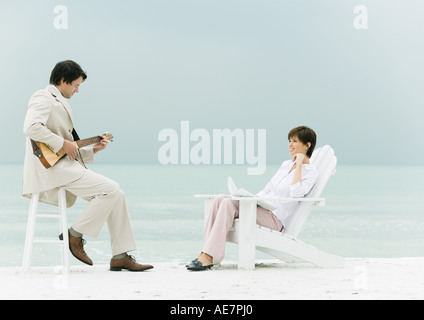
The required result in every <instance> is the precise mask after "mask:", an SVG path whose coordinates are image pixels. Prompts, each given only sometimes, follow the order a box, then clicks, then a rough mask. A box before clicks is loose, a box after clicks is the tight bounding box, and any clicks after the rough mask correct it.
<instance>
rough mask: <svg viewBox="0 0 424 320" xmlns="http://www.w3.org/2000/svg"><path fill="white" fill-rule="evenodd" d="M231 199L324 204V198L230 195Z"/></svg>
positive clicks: (321, 205)
mask: <svg viewBox="0 0 424 320" xmlns="http://www.w3.org/2000/svg"><path fill="white" fill-rule="evenodd" d="M231 199H233V200H241V201H259V200H262V201H277V202H313V203H314V205H316V206H320V207H323V206H325V198H288V197H281V198H268V197H231Z"/></svg>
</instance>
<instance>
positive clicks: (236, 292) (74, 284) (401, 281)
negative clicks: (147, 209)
mask: <svg viewBox="0 0 424 320" xmlns="http://www.w3.org/2000/svg"><path fill="white" fill-rule="evenodd" d="M141 262H145V263H147V261H141ZM154 266H155V268H154V269H152V270H149V271H146V272H128V271H121V272H111V271H109V270H108V266H107V265H98V266H93V267H90V266H85V265H77V264H75V265H73V266H72V267H71V272H70V273H69V274H62V273H61V272H60V271H59V270H58V268H53V267H34V268H32V269H31V270H30V272H28V273H27V274H24V273H23V271H22V269H20V268H0V299H172V300H174V299H178V300H191V299H212V300H217V299H220V300H222V299H229V300H231V299H236V300H249V299H253V300H261V299H424V258H397V259H380V258H378V259H377V258H375V259H374V258H373V259H370V258H350V259H346V266H345V267H344V268H336V269H323V268H317V267H313V266H310V265H307V264H296V265H293V264H285V263H283V262H280V261H277V260H269V261H262V262H260V263H257V264H256V269H255V270H238V269H237V265H236V263H235V262H223V263H222V265H221V266H216V267H214V268H213V269H212V270H210V271H204V272H190V271H187V270H186V268H185V266H184V263H178V262H175V263H172V262H167V263H154Z"/></svg>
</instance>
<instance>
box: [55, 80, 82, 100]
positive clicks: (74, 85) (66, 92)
mask: <svg viewBox="0 0 424 320" xmlns="http://www.w3.org/2000/svg"><path fill="white" fill-rule="evenodd" d="M82 81H83V80H82V77H79V78H78V79H76V80H74V81H72V82H71V83H66V82H65V81H64V80H63V79H62V80H61V81H60V85H58V86H57V88H58V89H59V91H60V93H61V94H62V96H63V97H65V98H66V99H71V98H72V96H73V95H74V93H75V92H78V89H79V86H80V85H81V83H82Z"/></svg>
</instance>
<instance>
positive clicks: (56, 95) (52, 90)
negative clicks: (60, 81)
mask: <svg viewBox="0 0 424 320" xmlns="http://www.w3.org/2000/svg"><path fill="white" fill-rule="evenodd" d="M47 90H48V91H49V92H50V93H51V95H52V96H53V97H54V98H55V99H56V101H58V102H60V103H61V104H62V106H63V108H64V109H65V110H66V112H67V113H68V115H69V118H70V119H71V122H72V123H74V121H73V119H72V109H71V107H70V106H69V104H68V102H67V101H66V100H65V98H64V97H63V96H62V95H61V94H59V92H57V91H58V90H57V89H55V88H53V87H52V86H51V85H49V86H48V87H47Z"/></svg>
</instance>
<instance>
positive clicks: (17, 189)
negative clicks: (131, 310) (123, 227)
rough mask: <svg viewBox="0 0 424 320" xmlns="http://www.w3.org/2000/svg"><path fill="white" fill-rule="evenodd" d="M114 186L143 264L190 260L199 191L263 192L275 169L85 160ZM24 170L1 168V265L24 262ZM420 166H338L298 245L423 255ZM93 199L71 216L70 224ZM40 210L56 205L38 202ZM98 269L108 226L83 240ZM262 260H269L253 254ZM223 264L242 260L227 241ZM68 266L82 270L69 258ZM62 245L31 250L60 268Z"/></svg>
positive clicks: (49, 228)
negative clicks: (232, 187) (231, 184)
mask: <svg viewBox="0 0 424 320" xmlns="http://www.w3.org/2000/svg"><path fill="white" fill-rule="evenodd" d="M88 166H89V169H90V170H93V171H95V172H98V173H101V174H103V175H106V176H108V177H109V178H112V179H114V180H115V181H117V182H118V183H119V184H120V186H121V189H122V190H123V191H124V192H125V195H126V200H127V204H128V208H129V212H130V216H131V221H132V226H133V231H134V234H135V237H136V241H137V246H138V248H137V250H135V251H133V252H131V254H132V255H133V256H134V257H135V258H136V259H137V261H139V262H142V263H154V262H188V261H190V260H192V259H193V258H195V257H197V255H198V254H199V252H200V249H201V245H202V239H203V223H204V200H203V199H199V198H196V197H194V195H195V194H219V193H226V194H228V190H227V183H226V181H227V177H228V176H231V177H232V178H233V180H234V181H235V183H236V185H237V186H238V187H242V188H244V189H247V190H249V191H251V192H253V193H256V192H258V191H260V190H261V189H262V188H263V187H264V186H265V184H266V183H267V181H269V180H270V178H271V177H272V176H273V174H274V173H275V172H276V171H277V169H278V167H279V165H268V166H267V168H266V172H265V173H264V174H262V175H259V176H253V175H248V174H247V169H248V167H247V166H245V165H193V164H191V165H160V164H151V165H150V164H89V165H88ZM22 169H23V165H22V164H20V163H16V164H0V179H1V180H0V267H18V266H21V265H22V256H23V249H24V242H25V234H26V227H27V219H28V209H29V200H28V199H27V198H23V197H22V196H21V184H22ZM423 181H424V166H400V165H399V166H391V165H338V166H337V170H336V173H335V175H334V176H332V177H331V178H330V180H329V182H328V184H327V186H326V188H325V190H324V191H323V193H322V197H324V198H326V205H325V206H324V207H314V209H313V210H312V212H311V214H310V216H309V218H308V220H307V221H306V223H305V225H304V227H303V229H302V231H301V233H300V235H299V239H300V240H302V241H303V242H305V243H308V244H310V245H313V246H316V247H318V248H319V249H321V250H323V251H326V252H330V253H333V254H337V255H340V256H343V257H376V258H379V257H384V258H392V257H393V258H395V257H418V256H424V203H423V195H424V183H423ZM86 204H87V202H85V201H84V200H82V199H78V200H77V202H76V204H75V205H74V206H73V207H71V208H69V209H68V210H67V212H68V222H69V224H70V225H71V224H72V221H74V220H75V219H76V218H77V217H78V215H79V214H80V213H81V212H82V210H83V209H84V207H85V206H86ZM40 207H41V208H40V209H41V210H43V211H48V210H54V209H55V207H53V206H48V205H45V204H40ZM56 221H57V220H52V219H41V218H40V219H39V220H38V222H37V226H36V236H53V237H55V236H57V235H58V230H59V227H58V223H57V222H56ZM85 239H86V241H87V243H86V245H85V249H86V252H87V253H88V255H89V256H90V257H91V259H92V260H93V261H94V263H95V264H108V263H109V260H110V258H111V250H110V240H109V239H110V238H109V232H108V228H107V225H105V226H104V227H103V229H102V231H101V233H100V235H99V237H98V238H90V237H86V236H85ZM256 257H257V259H263V260H266V259H273V257H271V256H268V255H266V254H265V253H262V252H257V255H256ZM225 259H226V260H232V261H234V260H237V245H235V244H231V243H227V245H226V256H225ZM71 263H72V264H76V265H77V264H80V262H79V261H77V260H75V259H73V258H72V257H71ZM58 264H60V251H59V245H57V244H34V251H33V257H32V265H34V266H37V265H43V266H46V265H47V266H48V265H52V266H54V265H58Z"/></svg>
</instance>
